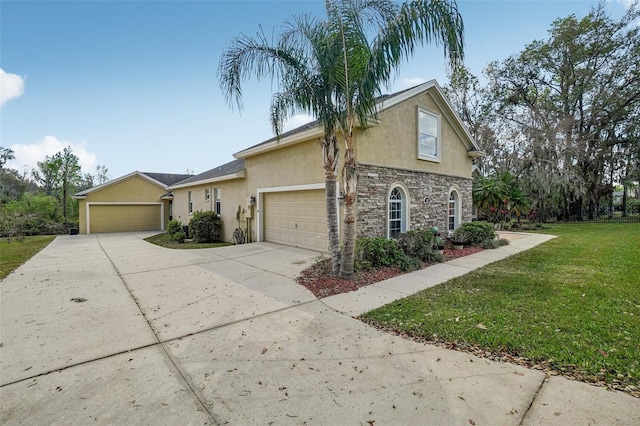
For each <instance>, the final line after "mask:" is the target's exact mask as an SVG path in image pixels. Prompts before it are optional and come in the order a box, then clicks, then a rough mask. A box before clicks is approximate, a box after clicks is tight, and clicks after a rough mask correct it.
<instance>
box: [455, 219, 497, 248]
mask: <svg viewBox="0 0 640 426" xmlns="http://www.w3.org/2000/svg"><path fill="white" fill-rule="evenodd" d="M455 232H459V233H463V232H464V233H465V234H466V235H467V238H468V242H469V244H471V245H474V246H479V245H482V244H483V243H485V242H486V241H493V240H494V239H495V238H496V231H494V229H493V226H492V225H491V224H490V223H487V222H465V223H463V224H462V225H460V226H459V227H458V228H457V229H456V230H455V231H454V233H455Z"/></svg>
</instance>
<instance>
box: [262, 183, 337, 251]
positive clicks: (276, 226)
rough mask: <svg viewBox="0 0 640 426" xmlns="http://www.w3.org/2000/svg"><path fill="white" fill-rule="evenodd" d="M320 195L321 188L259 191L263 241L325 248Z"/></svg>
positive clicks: (323, 219) (323, 204)
mask: <svg viewBox="0 0 640 426" xmlns="http://www.w3.org/2000/svg"><path fill="white" fill-rule="evenodd" d="M324 194H325V191H324V189H312V190H302V191H280V192H265V193H263V195H262V217H263V226H264V241H269V242H273V243H279V244H285V245H289V246H295V247H300V248H305V249H309V250H315V251H327V249H328V241H327V213H326V204H325V195H324Z"/></svg>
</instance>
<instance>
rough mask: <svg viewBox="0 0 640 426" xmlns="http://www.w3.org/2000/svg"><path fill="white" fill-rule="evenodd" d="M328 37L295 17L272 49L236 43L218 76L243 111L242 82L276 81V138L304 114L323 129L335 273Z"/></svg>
mask: <svg viewBox="0 0 640 426" xmlns="http://www.w3.org/2000/svg"><path fill="white" fill-rule="evenodd" d="M332 45H333V44H332V43H331V34H329V33H328V27H327V26H326V25H325V24H324V22H322V21H319V20H317V19H313V18H311V17H308V16H298V17H294V18H293V19H292V20H291V21H288V22H286V23H285V31H284V32H283V33H282V34H281V35H280V38H279V40H278V42H277V44H275V45H272V44H270V43H269V42H268V40H267V39H266V38H265V37H264V35H262V34H258V38H257V39H252V38H250V37H247V36H244V35H243V36H240V37H236V38H234V39H233V40H232V41H231V45H230V47H229V48H228V49H227V50H226V51H225V52H224V53H223V55H222V58H221V59H220V66H219V71H218V76H219V80H220V86H221V88H222V91H223V93H224V95H225V97H226V99H227V102H229V103H230V104H233V102H234V101H235V102H236V103H237V105H238V107H239V108H242V103H241V101H242V89H241V81H242V79H243V78H247V77H249V76H250V75H251V74H254V75H255V76H256V77H257V78H261V77H266V76H269V77H276V78H277V80H278V81H279V83H280V88H281V91H280V92H278V93H275V94H274V95H273V97H272V101H271V125H272V128H273V131H274V133H275V134H276V135H277V136H280V134H281V133H282V127H283V124H284V122H285V121H286V119H287V118H289V117H291V116H293V115H295V114H297V113H300V112H303V113H307V114H310V115H312V116H314V117H315V118H316V119H317V120H318V122H319V124H320V125H321V126H322V127H323V130H324V136H323V138H322V139H321V140H320V145H321V147H322V156H323V166H324V171H325V194H326V208H327V228H328V240H329V252H330V254H331V265H332V270H333V272H334V273H337V272H338V271H339V267H340V237H339V233H338V203H337V200H338V197H337V189H336V188H337V170H338V141H337V137H336V119H337V114H336V111H335V109H334V104H335V102H334V101H333V97H334V96H335V92H336V85H335V82H334V81H333V69H334V68H335V61H336V59H337V58H336V56H335V54H333V52H332Z"/></svg>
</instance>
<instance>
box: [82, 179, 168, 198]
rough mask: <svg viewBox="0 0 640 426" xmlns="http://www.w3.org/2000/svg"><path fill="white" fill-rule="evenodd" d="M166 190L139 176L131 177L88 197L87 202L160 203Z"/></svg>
mask: <svg viewBox="0 0 640 426" xmlns="http://www.w3.org/2000/svg"><path fill="white" fill-rule="evenodd" d="M166 192H167V191H166V189H165V188H162V187H160V186H158V185H155V184H153V183H151V182H149V181H148V180H146V179H144V178H142V177H140V176H131V177H130V178H128V179H125V180H123V181H120V182H116V183H114V184H113V185H109V186H106V187H104V188H101V189H99V190H97V191H95V192H92V193H90V194H89V195H88V197H87V201H90V202H98V201H107V202H117V201H141V202H144V201H160V197H162V196H163V195H164V194H165V193H166Z"/></svg>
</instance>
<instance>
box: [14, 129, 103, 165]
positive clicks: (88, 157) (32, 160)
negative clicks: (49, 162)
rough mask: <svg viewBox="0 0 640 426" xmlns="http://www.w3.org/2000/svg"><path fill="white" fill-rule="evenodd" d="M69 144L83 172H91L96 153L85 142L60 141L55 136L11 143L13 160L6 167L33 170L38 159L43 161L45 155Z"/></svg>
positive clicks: (49, 154)
mask: <svg viewBox="0 0 640 426" xmlns="http://www.w3.org/2000/svg"><path fill="white" fill-rule="evenodd" d="M68 146H70V147H71V150H72V151H73V153H74V154H75V155H76V156H77V157H78V162H79V163H80V167H82V171H83V172H84V173H93V172H94V171H95V168H96V164H97V161H96V155H95V154H94V153H92V152H89V151H88V150H87V147H86V142H80V143H74V142H69V141H61V140H60V139H58V138H56V137H55V136H45V137H44V138H42V140H40V141H38V142H35V143H32V144H24V145H23V144H15V145H11V147H10V148H11V149H12V150H13V152H14V155H15V157H16V158H15V160H11V161H9V162H7V167H10V168H13V169H16V170H18V171H20V172H22V171H24V169H25V168H27V169H28V170H33V169H35V168H37V167H38V161H43V160H44V159H45V157H46V156H50V157H51V156H52V155H54V154H56V153H57V152H61V151H63V150H64V149H65V148H66V147H68Z"/></svg>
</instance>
